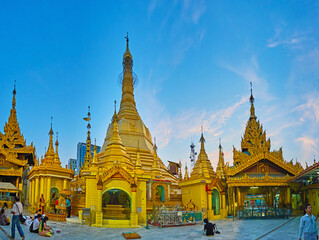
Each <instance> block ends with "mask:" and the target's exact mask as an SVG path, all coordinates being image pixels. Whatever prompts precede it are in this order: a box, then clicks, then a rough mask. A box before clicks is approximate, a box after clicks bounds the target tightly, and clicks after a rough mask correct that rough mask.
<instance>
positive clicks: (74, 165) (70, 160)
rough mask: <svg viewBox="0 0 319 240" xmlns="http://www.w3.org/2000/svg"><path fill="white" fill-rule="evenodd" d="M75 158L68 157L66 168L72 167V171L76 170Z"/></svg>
mask: <svg viewBox="0 0 319 240" xmlns="http://www.w3.org/2000/svg"><path fill="white" fill-rule="evenodd" d="M76 160H77V159H74V158H70V159H69V161H68V169H72V171H74V172H75V171H76V167H77V166H76V162H77V161H76Z"/></svg>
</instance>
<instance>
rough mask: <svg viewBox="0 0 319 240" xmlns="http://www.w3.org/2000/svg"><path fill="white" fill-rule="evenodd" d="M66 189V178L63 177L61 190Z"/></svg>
mask: <svg viewBox="0 0 319 240" xmlns="http://www.w3.org/2000/svg"><path fill="white" fill-rule="evenodd" d="M64 189H67V180H66V179H63V190H64Z"/></svg>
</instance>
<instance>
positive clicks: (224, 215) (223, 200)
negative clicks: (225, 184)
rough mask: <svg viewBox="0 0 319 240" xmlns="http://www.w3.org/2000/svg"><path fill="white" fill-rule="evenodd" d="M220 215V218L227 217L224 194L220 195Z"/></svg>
mask: <svg viewBox="0 0 319 240" xmlns="http://www.w3.org/2000/svg"><path fill="white" fill-rule="evenodd" d="M220 215H221V216H222V218H224V217H227V209H226V195H225V193H222V194H221V210H220Z"/></svg>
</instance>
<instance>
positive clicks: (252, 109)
mask: <svg viewBox="0 0 319 240" xmlns="http://www.w3.org/2000/svg"><path fill="white" fill-rule="evenodd" d="M249 100H250V104H251V105H250V119H256V116H255V107H254V101H255V99H254V96H253V83H252V82H250V98H249Z"/></svg>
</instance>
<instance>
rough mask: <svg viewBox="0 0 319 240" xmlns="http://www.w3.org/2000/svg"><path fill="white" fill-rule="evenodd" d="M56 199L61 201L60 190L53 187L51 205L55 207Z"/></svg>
mask: <svg viewBox="0 0 319 240" xmlns="http://www.w3.org/2000/svg"><path fill="white" fill-rule="evenodd" d="M56 199H59V189H57V188H56V187H52V188H51V190H50V205H52V206H54V202H55V200H56Z"/></svg>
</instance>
